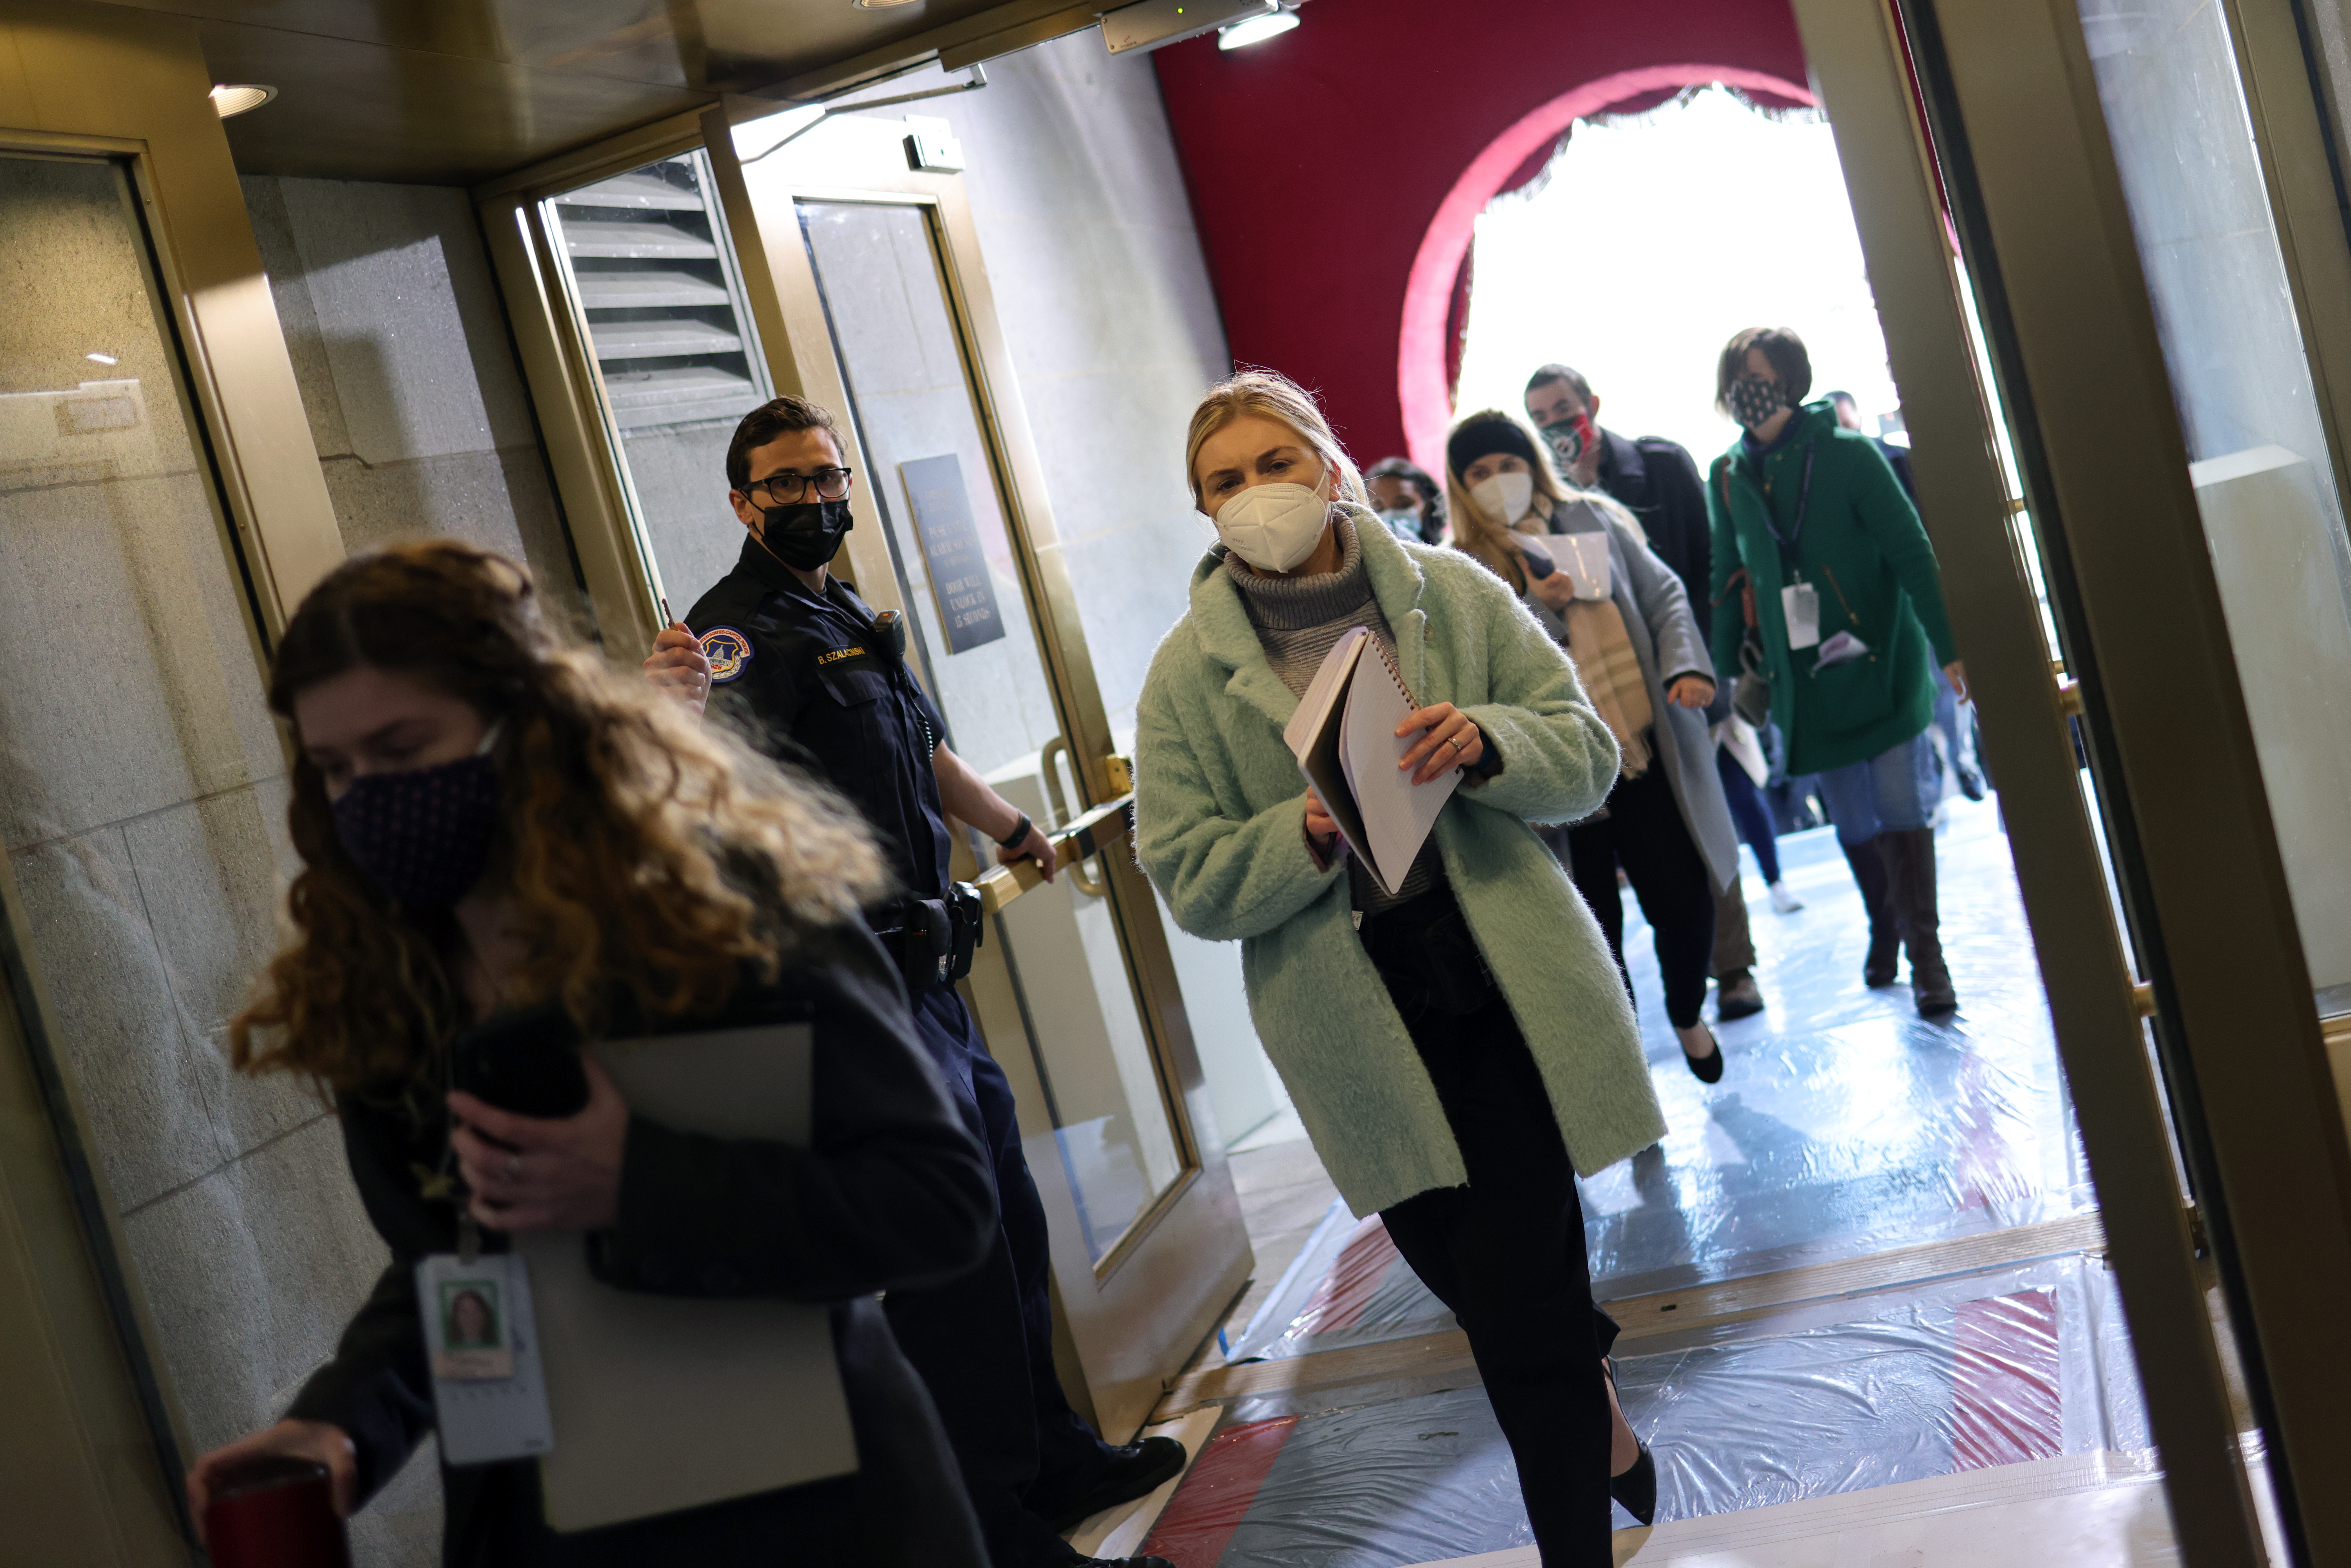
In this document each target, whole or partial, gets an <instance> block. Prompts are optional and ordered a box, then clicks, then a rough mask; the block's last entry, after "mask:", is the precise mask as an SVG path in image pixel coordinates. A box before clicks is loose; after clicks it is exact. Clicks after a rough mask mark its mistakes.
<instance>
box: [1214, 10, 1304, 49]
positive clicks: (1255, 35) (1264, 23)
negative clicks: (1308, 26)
mask: <svg viewBox="0 0 2351 1568" xmlns="http://www.w3.org/2000/svg"><path fill="white" fill-rule="evenodd" d="M1295 26H1298V13H1296V12H1295V11H1275V12H1273V13H1271V14H1270V15H1268V16H1249V17H1245V18H1243V19H1242V20H1240V21H1238V22H1228V23H1227V24H1225V26H1221V27H1219V28H1217V47H1218V48H1220V49H1246V48H1248V47H1249V46H1250V45H1251V44H1262V43H1264V42H1265V41H1266V40H1267V39H1268V38H1271V37H1278V36H1280V34H1283V33H1287V32H1288V31H1290V28H1292V27H1295Z"/></svg>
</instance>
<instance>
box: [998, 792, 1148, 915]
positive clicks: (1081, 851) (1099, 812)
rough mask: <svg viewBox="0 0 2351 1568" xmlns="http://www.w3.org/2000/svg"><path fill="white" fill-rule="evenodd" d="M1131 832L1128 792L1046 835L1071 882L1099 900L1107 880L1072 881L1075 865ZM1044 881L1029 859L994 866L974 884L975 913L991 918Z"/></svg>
mask: <svg viewBox="0 0 2351 1568" xmlns="http://www.w3.org/2000/svg"><path fill="white" fill-rule="evenodd" d="M1132 831H1134V795H1133V794H1131V793H1130V794H1125V795H1121V796H1120V797H1119V798H1118V799H1117V800H1113V801H1111V802H1109V803H1108V804H1106V805H1102V806H1096V807H1095V808H1094V809H1093V810H1091V811H1088V812H1087V813H1086V814H1085V815H1084V816H1082V817H1080V818H1079V819H1078V820H1077V821H1074V822H1072V823H1071V824H1070V825H1069V827H1068V828H1066V829H1064V830H1063V831H1061V832H1058V833H1054V834H1051V835H1050V839H1051V841H1052V844H1053V856H1054V858H1055V859H1056V860H1058V861H1060V862H1062V863H1063V864H1064V865H1067V866H1070V867H1071V868H1072V870H1071V876H1072V879H1073V880H1077V881H1078V885H1079V886H1080V887H1081V888H1084V889H1085V891H1086V892H1088V893H1091V894H1093V895H1094V896H1095V897H1096V898H1100V897H1101V896H1102V892H1103V891H1104V890H1106V888H1107V885H1108V882H1109V879H1108V878H1107V877H1104V878H1100V879H1098V880H1097V881H1096V883H1095V884H1094V885H1093V886H1092V887H1087V886H1086V883H1084V881H1083V880H1081V879H1077V878H1076V873H1075V869H1074V868H1075V867H1076V865H1077V862H1080V861H1082V860H1086V859H1089V858H1091V857H1092V856H1093V855H1096V854H1099V853H1101V852H1102V851H1103V850H1106V849H1109V848H1110V847H1111V846H1112V845H1113V844H1115V843H1117V842H1119V841H1121V840H1123V839H1124V838H1125V837H1126V835H1127V834H1128V833H1130V832H1132ZM1044 880H1045V873H1043V872H1041V871H1040V870H1038V869H1037V862H1035V861H1032V860H1018V861H1014V862H1012V863H1011V864H1010V865H1000V866H998V867H997V868H996V869H995V870H994V871H992V872H989V873H987V875H986V876H983V877H981V878H980V879H979V881H978V882H977V883H975V884H974V885H976V886H977V887H978V889H979V912H980V913H981V914H982V915H994V914H995V913H996V912H997V911H998V910H1000V909H1002V908H1003V907H1004V906H1005V905H1006V904H1009V903H1011V902H1012V901H1013V900H1014V899H1016V898H1018V897H1019V896H1020V895H1021V894H1024V893H1026V892H1028V891H1029V889H1030V888H1032V887H1035V886H1038V885H1039V884H1040V883H1043V882H1044Z"/></svg>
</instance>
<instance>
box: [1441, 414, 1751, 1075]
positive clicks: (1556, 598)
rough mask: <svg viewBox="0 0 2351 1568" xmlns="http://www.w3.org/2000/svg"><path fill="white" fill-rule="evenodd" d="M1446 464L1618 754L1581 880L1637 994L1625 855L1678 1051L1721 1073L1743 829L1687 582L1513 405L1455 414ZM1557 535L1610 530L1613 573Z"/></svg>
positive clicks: (1465, 521)
mask: <svg viewBox="0 0 2351 1568" xmlns="http://www.w3.org/2000/svg"><path fill="white" fill-rule="evenodd" d="M1446 465H1447V469H1448V470H1449V472H1448V475H1447V484H1448V486H1449V490H1450V497H1451V503H1452V505H1451V510H1452V513H1453V516H1454V517H1455V519H1456V521H1455V524H1454V543H1455V545H1456V547H1457V548H1458V549H1462V550H1465V551H1467V552H1468V554H1470V555H1472V556H1474V557H1476V558H1477V559H1479V561H1481V562H1483V563H1484V564H1485V565H1486V566H1487V567H1489V568H1490V569H1491V570H1493V571H1494V572H1496V573H1497V574H1498V575H1499V576H1500V577H1501V578H1502V579H1503V580H1505V581H1507V582H1508V583H1510V586H1511V587H1512V588H1514V589H1516V590H1517V591H1519V593H1520V596H1521V597H1522V598H1523V599H1524V600H1525V601H1526V603H1527V606H1528V608H1529V609H1531V610H1532V611H1533V612H1534V613H1535V615H1536V617H1537V618H1538V619H1539V620H1541V622H1542V623H1543V625H1544V627H1545V628H1546V629H1547V630H1548V631H1550V632H1551V633H1552V636H1554V637H1556V638H1557V639H1558V640H1559V643H1560V644H1561V646H1562V647H1564V648H1566V649H1567V651H1568V653H1569V656H1570V657H1571V658H1573V660H1574V661H1575V666H1576V672H1577V674H1580V675H1582V676H1583V683H1584V687H1585V689H1586V690H1587V691H1588V692H1590V693H1591V695H1592V696H1593V700H1594V702H1595V704H1596V706H1598V707H1599V709H1600V713H1601V716H1602V717H1603V718H1604V719H1605V720H1607V723H1608V727H1609V729H1610V731H1611V733H1613V734H1614V737H1615V738H1616V743H1617V745H1618V747H1620V748H1621V749H1622V750H1623V753H1624V758H1625V760H1624V769H1623V773H1622V775H1621V776H1620V777H1619V778H1618V779H1617V781H1616V787H1615V788H1614V789H1613V790H1611V791H1610V792H1609V796H1608V800H1607V803H1606V805H1605V806H1604V808H1603V809H1602V810H1599V811H1597V812H1595V813H1593V815H1592V816H1591V817H1588V818H1586V819H1585V820H1584V821H1582V822H1579V823H1577V824H1576V825H1575V826H1573V827H1572V828H1570V829H1569V830H1568V831H1567V833H1566V835H1565V837H1566V849H1567V855H1568V861H1569V867H1570V871H1571V873H1572V874H1573V876H1574V878H1575V885H1576V887H1577V889H1578V890H1579V891H1580V892H1582V893H1583V897H1584V901H1585V902H1586V903H1588V904H1590V905H1591V906H1592V912H1593V914H1594V915H1597V916H1599V919H1600V927H1601V929H1602V930H1603V931H1604V932H1605V933H1606V934H1607V937H1608V950H1609V952H1610V954H1611V955H1613V956H1614V957H1615V959H1616V965H1617V969H1618V971H1619V973H1622V974H1624V975H1625V989H1626V990H1627V992H1628V993H1629V992H1630V990H1631V988H1632V983H1633V982H1632V977H1631V975H1630V974H1629V972H1626V971H1625V899H1624V895H1623V894H1622V893H1620V892H1619V891H1618V889H1617V885H1616V872H1617V868H1618V867H1619V866H1622V867H1623V868H1624V871H1625V879H1626V880H1627V881H1628V882H1630V883H1632V884H1633V894H1634V896H1635V897H1636V898H1638V899H1639V900H1640V901H1641V913H1642V914H1643V915H1646V916H1647V918H1648V922H1649V928H1650V930H1651V932H1652V933H1653V934H1654V936H1655V938H1656V950H1657V969H1658V972H1659V975H1660V976H1661V977H1662V978H1663V979H1664V982H1665V990H1666V1017H1667V1019H1669V1020H1671V1022H1672V1023H1673V1026H1674V1032H1675V1034H1676V1035H1677V1037H1679V1039H1680V1040H1681V1047H1682V1054H1683V1057H1684V1059H1685V1060H1686V1061H1687V1062H1688V1063H1689V1070H1690V1071H1692V1072H1694V1073H1696V1074H1697V1075H1698V1079H1699V1081H1700V1082H1706V1083H1714V1082H1719V1081H1720V1079H1721V1077H1722V1051H1721V1049H1720V1048H1719V1046H1718V1045H1717V1044H1716V1043H1715V1039H1714V1035H1713V1033H1712V1032H1711V1031H1710V1030H1708V1028H1707V1027H1706V1024H1705V1021H1704V1020H1703V1019H1702V1018H1701V1017H1700V1014H1701V1012H1702V1010H1703V1009H1704V1008H1705V1006H1706V980H1707V970H1708V967H1710V960H1711V958H1712V956H1713V952H1714V900H1715V895H1716V894H1718V893H1720V892H1722V891H1723V890H1725V889H1727V888H1729V885H1730V883H1731V881H1732V879H1733V878H1735V877H1737V876H1738V874H1739V836H1738V833H1737V831H1735V830H1734V829H1733V828H1732V827H1731V823H1730V810H1729V806H1728V805H1727V804H1726V803H1725V801H1724V800H1723V798H1722V779H1721V777H1720V776H1719V774H1718V773H1717V771H1716V769H1715V764H1714V742H1713V740H1712V738H1711V737H1709V735H1708V730H1707V723H1706V717H1705V716H1704V715H1703V714H1702V713H1700V712H1699V711H1698V710H1699V709H1701V708H1703V707H1705V706H1706V705H1707V704H1708V703H1709V702H1711V701H1712V700H1713V699H1714V685H1715V683H1714V664H1713V661H1712V660H1711V659H1709V658H1708V655H1707V651H1706V640H1705V638H1704V637H1703V636H1702V635H1701V634H1700V633H1699V631H1698V621H1697V618H1696V617H1695V616H1693V615H1692V614H1691V613H1690V607H1689V601H1688V597H1687V594H1686V593H1685V591H1684V590H1683V588H1682V583H1681V580H1680V578H1678V577H1677V576H1676V575H1675V574H1674V572H1673V570H1672V569H1671V568H1669V567H1667V565H1666V564H1665V563H1664V562H1663V561H1661V560H1659V559H1657V558H1656V556H1655V555H1653V554H1651V553H1650V551H1649V547H1648V543H1647V541H1646V539H1644V538H1642V536H1641V529H1640V526H1639V525H1638V524H1636V523H1635V522H1634V520H1633V518H1632V517H1631V515H1630V514H1629V513H1627V512H1626V511H1625V508H1624V507H1621V506H1619V505H1618V504H1617V503H1616V502H1615V501H1614V500H1612V499H1610V498H1609V497H1606V496H1604V495H1600V494H1598V493H1596V492H1592V491H1574V492H1571V491H1569V490H1567V489H1565V488H1564V487H1563V486H1562V485H1561V483H1560V480H1559V476H1558V475H1557V474H1556V473H1555V472H1554V471H1553V470H1552V465H1551V459H1550V457H1549V455H1548V453H1547V450H1546V448H1545V446H1544V444H1542V443H1541V442H1540V441H1538V440H1536V439H1535V436H1534V433H1533V432H1531V431H1530V430H1529V429H1527V427H1526V426H1525V425H1524V424H1523V423H1520V421H1519V420H1518V419H1517V418H1516V417H1514V416H1513V415H1510V414H1508V413H1503V412H1502V411H1501V410H1499V409H1488V410H1486V411H1484V412H1482V413H1473V414H1471V415H1469V416H1468V418H1467V419H1464V420H1463V421H1461V423H1459V424H1458V425H1456V426H1454V429H1453V434H1452V435H1451V436H1450V437H1448V438H1447V443H1446ZM1562 535H1578V536H1583V537H1584V538H1596V539H1599V540H1602V541H1604V543H1605V545H1606V560H1607V564H1606V566H1605V568H1604V571H1605V575H1606V577H1607V581H1606V582H1605V583H1601V582H1598V581H1596V580H1584V581H1580V580H1578V573H1579V571H1583V569H1582V568H1580V567H1579V566H1578V565H1577V564H1576V552H1575V551H1574V550H1573V549H1568V548H1562V547H1561V546H1560V545H1558V544H1556V543H1553V544H1550V545H1546V544H1545V543H1544V540H1545V538H1552V539H1554V540H1556V539H1557V538H1559V536H1562ZM1584 575H1585V576H1586V577H1591V576H1593V574H1592V573H1590V572H1589V571H1584Z"/></svg>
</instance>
